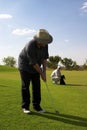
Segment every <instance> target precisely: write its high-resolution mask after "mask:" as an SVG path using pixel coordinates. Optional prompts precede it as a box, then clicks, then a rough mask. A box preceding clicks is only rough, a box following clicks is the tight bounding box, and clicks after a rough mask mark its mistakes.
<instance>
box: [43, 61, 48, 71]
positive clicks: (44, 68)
mask: <svg viewBox="0 0 87 130" xmlns="http://www.w3.org/2000/svg"><path fill="white" fill-rule="evenodd" d="M46 65H47V60H44V61H43V72H45V73H46Z"/></svg>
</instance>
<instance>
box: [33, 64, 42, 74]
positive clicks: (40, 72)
mask: <svg viewBox="0 0 87 130" xmlns="http://www.w3.org/2000/svg"><path fill="white" fill-rule="evenodd" d="M33 67H34V68H35V70H36V71H37V72H38V73H39V74H40V75H42V74H43V72H42V70H41V69H40V67H39V65H38V64H35V65H33Z"/></svg>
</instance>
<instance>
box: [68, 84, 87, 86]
mask: <svg viewBox="0 0 87 130" xmlns="http://www.w3.org/2000/svg"><path fill="white" fill-rule="evenodd" d="M66 86H87V85H84V84H66Z"/></svg>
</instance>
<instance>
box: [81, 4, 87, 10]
mask: <svg viewBox="0 0 87 130" xmlns="http://www.w3.org/2000/svg"><path fill="white" fill-rule="evenodd" d="M81 10H82V11H83V12H87V2H84V3H83V5H82V7H81Z"/></svg>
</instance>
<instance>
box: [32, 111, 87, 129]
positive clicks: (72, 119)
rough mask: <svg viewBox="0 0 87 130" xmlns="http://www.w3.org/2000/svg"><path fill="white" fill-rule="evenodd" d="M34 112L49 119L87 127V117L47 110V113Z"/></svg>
mask: <svg viewBox="0 0 87 130" xmlns="http://www.w3.org/2000/svg"><path fill="white" fill-rule="evenodd" d="M32 114H33V115H37V116H42V117H44V118H47V119H51V120H55V121H60V122H63V123H67V124H71V125H76V126H82V127H87V118H83V117H79V116H73V115H67V114H58V113H51V112H46V113H37V112H33V113H32Z"/></svg>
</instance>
